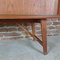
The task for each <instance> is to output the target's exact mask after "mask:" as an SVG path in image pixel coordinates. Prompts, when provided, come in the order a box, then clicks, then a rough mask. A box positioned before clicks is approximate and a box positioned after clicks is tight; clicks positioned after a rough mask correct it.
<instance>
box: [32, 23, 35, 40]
mask: <svg viewBox="0 0 60 60" xmlns="http://www.w3.org/2000/svg"><path fill="white" fill-rule="evenodd" d="M32 34H33V35H35V23H32ZM33 40H35V37H34V36H33Z"/></svg>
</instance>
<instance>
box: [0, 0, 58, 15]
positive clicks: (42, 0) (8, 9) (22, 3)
mask: <svg viewBox="0 0 60 60" xmlns="http://www.w3.org/2000/svg"><path fill="white" fill-rule="evenodd" d="M54 1H56V0H0V14H17V15H55V14H56V12H57V11H56V9H55V8H56V7H55V8H54V5H55V2H54ZM56 6H57V5H56ZM54 11H55V12H54Z"/></svg>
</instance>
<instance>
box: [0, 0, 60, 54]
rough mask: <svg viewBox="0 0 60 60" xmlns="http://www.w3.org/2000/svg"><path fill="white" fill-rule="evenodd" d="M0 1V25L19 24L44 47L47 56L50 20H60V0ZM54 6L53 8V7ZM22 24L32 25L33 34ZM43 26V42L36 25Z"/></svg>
mask: <svg viewBox="0 0 60 60" xmlns="http://www.w3.org/2000/svg"><path fill="white" fill-rule="evenodd" d="M53 1H54V2H52V1H51V0H0V24H2V23H8V24H12V23H14V24H17V25H18V26H19V27H20V28H22V29H23V30H24V31H25V32H26V33H28V34H30V35H31V36H32V37H33V39H35V38H36V40H37V41H38V42H39V43H40V44H41V45H42V47H43V53H44V54H45V55H46V54H47V29H46V20H47V19H48V18H58V19H60V0H53ZM51 5H52V6H51ZM20 23H30V24H31V26H32V32H29V31H28V29H27V28H26V26H24V25H23V24H22V25H20ZM34 23H40V24H41V32H42V40H40V39H39V38H38V37H37V36H36V34H35V24H34Z"/></svg>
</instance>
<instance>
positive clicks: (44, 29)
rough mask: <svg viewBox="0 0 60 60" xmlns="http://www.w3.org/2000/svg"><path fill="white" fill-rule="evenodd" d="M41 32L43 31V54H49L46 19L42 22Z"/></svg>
mask: <svg viewBox="0 0 60 60" xmlns="http://www.w3.org/2000/svg"><path fill="white" fill-rule="evenodd" d="M41 31H42V46H43V53H44V54H45V55H46V54H47V35H46V34H47V31H46V19H44V20H41Z"/></svg>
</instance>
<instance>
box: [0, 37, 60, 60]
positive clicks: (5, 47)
mask: <svg viewBox="0 0 60 60" xmlns="http://www.w3.org/2000/svg"><path fill="white" fill-rule="evenodd" d="M47 41H48V42H47V43H48V54H47V55H43V53H42V46H41V45H40V44H39V43H38V42H36V41H32V40H31V39H28V38H25V39H24V38H23V39H16V40H7V39H5V40H0V60H60V36H51V37H47Z"/></svg>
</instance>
